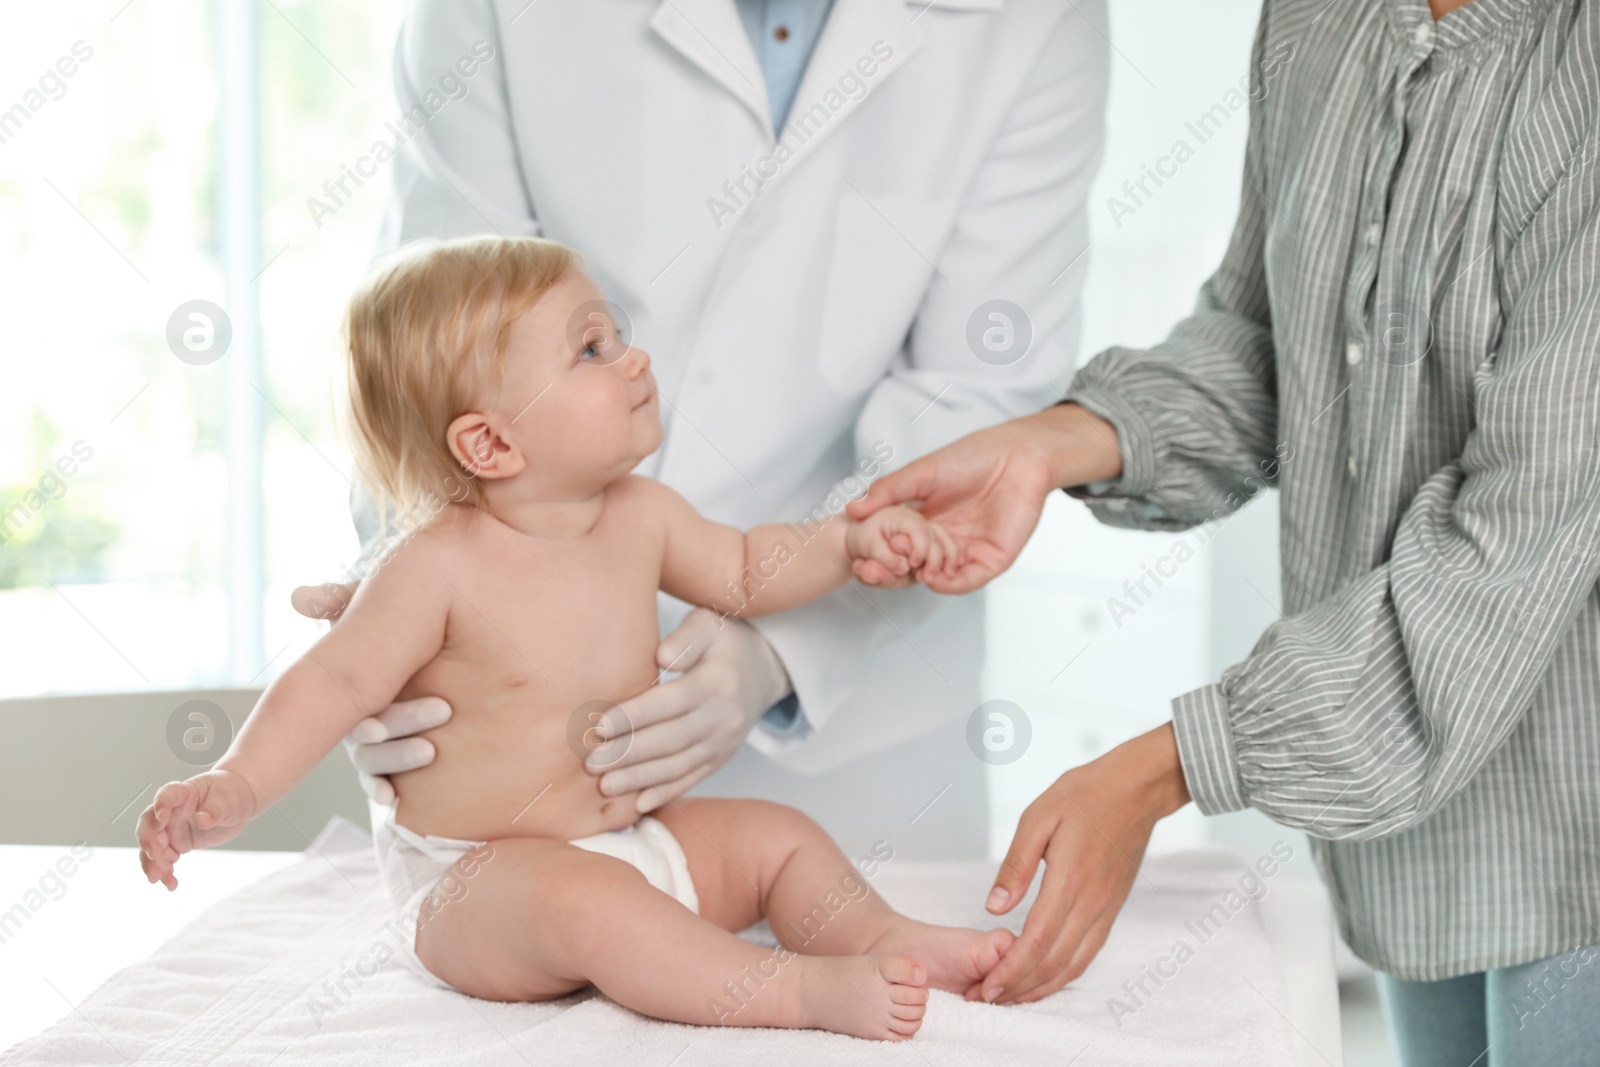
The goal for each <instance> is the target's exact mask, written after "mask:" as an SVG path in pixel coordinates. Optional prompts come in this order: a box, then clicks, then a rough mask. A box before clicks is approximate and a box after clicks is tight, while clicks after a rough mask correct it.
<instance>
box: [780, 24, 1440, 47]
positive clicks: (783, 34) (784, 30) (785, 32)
mask: <svg viewBox="0 0 1600 1067" xmlns="http://www.w3.org/2000/svg"><path fill="white" fill-rule="evenodd" d="M772 36H774V37H776V38H777V39H778V40H779V41H787V40H788V39H789V27H787V26H779V27H778V28H777V29H775V30H773V31H772ZM1417 43H1418V44H1421V43H1422V42H1420V41H1419V42H1417Z"/></svg>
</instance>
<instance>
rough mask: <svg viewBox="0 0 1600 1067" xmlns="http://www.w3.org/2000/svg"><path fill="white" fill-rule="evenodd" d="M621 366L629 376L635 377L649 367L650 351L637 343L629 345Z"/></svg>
mask: <svg viewBox="0 0 1600 1067" xmlns="http://www.w3.org/2000/svg"><path fill="white" fill-rule="evenodd" d="M622 366H623V370H624V371H626V372H627V375H628V377H629V378H637V377H639V375H641V374H643V373H644V372H645V371H647V370H649V369H650V353H648V352H646V351H645V350H644V349H642V348H640V347H639V346H638V345H630V346H629V347H628V356H627V358H626V359H624V360H623V361H622Z"/></svg>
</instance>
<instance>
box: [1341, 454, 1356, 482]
mask: <svg viewBox="0 0 1600 1067" xmlns="http://www.w3.org/2000/svg"><path fill="white" fill-rule="evenodd" d="M1344 465H1345V468H1346V469H1347V470H1349V472H1350V477H1352V478H1354V477H1355V476H1356V475H1357V474H1358V473H1360V472H1359V471H1357V470H1356V457H1355V456H1354V455H1351V456H1350V458H1348V459H1347V460H1345V464H1344Z"/></svg>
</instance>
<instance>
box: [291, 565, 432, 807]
mask: <svg viewBox="0 0 1600 1067" xmlns="http://www.w3.org/2000/svg"><path fill="white" fill-rule="evenodd" d="M358 584H359V583H356V582H351V583H348V584H340V583H338V582H329V583H327V584H326V585H302V586H300V587H299V588H298V589H296V590H295V591H294V592H293V593H291V594H289V602H290V603H291V604H293V605H294V610H296V611H298V612H299V613H300V614H302V615H304V616H305V617H306V618H308V619H326V620H327V621H328V622H330V623H334V622H338V621H339V616H341V615H343V614H344V609H345V606H346V605H347V604H349V603H350V598H351V597H353V596H355V595H356V588H357V585H358ZM451 714H452V711H451V708H450V705H449V704H448V703H446V702H445V701H444V700H443V698H441V697H418V698H417V699H415V700H397V701H395V702H394V703H393V704H390V705H389V706H388V707H387V708H385V709H384V710H383V711H380V712H379V713H378V714H376V715H374V716H372V717H371V718H367V719H362V720H361V721H360V722H358V723H356V725H355V728H354V729H352V730H351V731H350V732H349V733H348V734H346V735H345V739H344V750H345V753H346V754H348V755H349V757H350V762H351V763H353V764H355V765H356V778H357V780H358V781H360V782H361V790H362V792H364V793H366V794H367V796H368V797H370V798H372V800H374V801H375V802H377V803H379V804H383V805H385V806H387V805H390V804H393V803H394V783H393V782H391V781H389V778H388V776H389V775H391V774H399V773H400V772H402V771H414V770H416V769H417V768H418V767H426V766H427V765H428V764H430V763H432V762H433V759H434V756H435V755H436V754H437V753H436V752H435V751H434V747H433V742H431V741H429V740H428V739H427V738H425V737H417V736H415V735H416V734H420V733H422V732H423V731H424V730H431V729H433V728H434V727H435V726H443V725H444V724H445V723H447V722H449V721H450V716H451Z"/></svg>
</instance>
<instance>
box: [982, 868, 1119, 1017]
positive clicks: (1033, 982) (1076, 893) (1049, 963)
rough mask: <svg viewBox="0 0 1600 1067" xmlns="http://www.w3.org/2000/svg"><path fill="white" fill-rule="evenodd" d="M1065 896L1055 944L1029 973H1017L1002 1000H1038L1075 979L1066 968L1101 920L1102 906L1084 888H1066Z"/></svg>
mask: <svg viewBox="0 0 1600 1067" xmlns="http://www.w3.org/2000/svg"><path fill="white" fill-rule="evenodd" d="M1068 893H1069V895H1070V900H1069V902H1068V905H1067V915H1066V918H1065V919H1063V920H1062V923H1061V929H1060V930H1059V931H1057V933H1056V936H1055V941H1054V942H1053V943H1052V944H1051V945H1050V947H1049V948H1048V949H1047V950H1045V953H1044V955H1043V956H1041V957H1039V960H1038V962H1037V963H1035V964H1034V966H1033V969H1032V970H1029V971H1025V972H1023V973H1022V974H1019V975H1018V976H1017V977H1016V978H1015V979H1014V980H1013V981H1011V982H1010V983H1008V984H1007V985H1006V987H1005V992H1004V994H1003V996H1002V998H1001V999H1002V1000H1004V1001H1009V1002H1012V1003H1018V1004H1020V1003H1025V1002H1027V1001H1033V1000H1038V999H1040V998H1042V997H1045V996H1048V995H1049V994H1051V993H1054V992H1055V991H1056V990H1057V989H1060V988H1061V987H1062V986H1063V985H1066V984H1067V982H1069V981H1071V980H1072V979H1073V978H1076V977H1077V975H1075V974H1072V973H1070V972H1069V965H1070V964H1071V963H1072V961H1073V959H1075V958H1076V956H1077V951H1078V946H1079V945H1080V944H1082V942H1083V939H1084V937H1085V936H1086V935H1087V934H1088V931H1089V930H1090V929H1091V928H1092V927H1093V926H1094V924H1095V923H1096V922H1098V921H1099V920H1100V916H1101V914H1102V912H1103V906H1102V905H1101V904H1100V903H1099V902H1098V898H1097V897H1096V896H1095V895H1094V894H1092V893H1089V892H1087V891H1085V890H1083V889H1069V890H1068Z"/></svg>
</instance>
